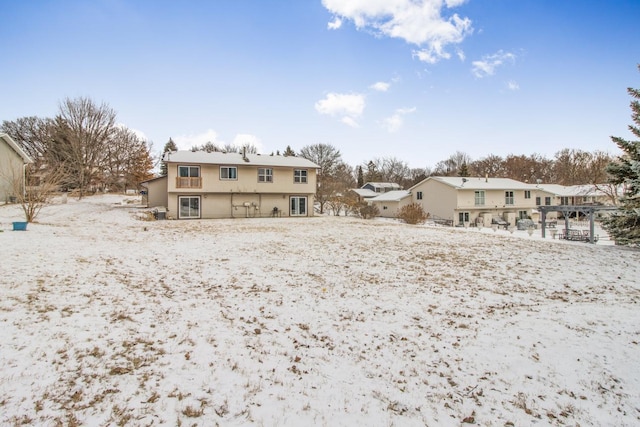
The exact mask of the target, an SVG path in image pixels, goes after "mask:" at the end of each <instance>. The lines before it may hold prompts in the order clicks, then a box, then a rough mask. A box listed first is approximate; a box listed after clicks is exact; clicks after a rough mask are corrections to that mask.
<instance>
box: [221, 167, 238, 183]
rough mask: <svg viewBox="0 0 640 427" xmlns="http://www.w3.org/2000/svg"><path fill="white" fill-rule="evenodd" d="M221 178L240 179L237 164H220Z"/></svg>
mask: <svg viewBox="0 0 640 427" xmlns="http://www.w3.org/2000/svg"><path fill="white" fill-rule="evenodd" d="M220 179H229V180H233V179H238V168H237V167H235V166H220Z"/></svg>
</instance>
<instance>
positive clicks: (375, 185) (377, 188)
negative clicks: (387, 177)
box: [360, 182, 402, 194]
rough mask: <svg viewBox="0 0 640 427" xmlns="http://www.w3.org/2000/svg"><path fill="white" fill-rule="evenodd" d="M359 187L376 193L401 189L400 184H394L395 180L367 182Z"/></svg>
mask: <svg viewBox="0 0 640 427" xmlns="http://www.w3.org/2000/svg"><path fill="white" fill-rule="evenodd" d="M360 188H362V189H367V190H371V191H373V192H374V193H378V194H379V193H386V192H388V191H398V190H402V187H401V186H400V184H396V183H395V182H367V183H365V184H364V185H363V186H362V187H360Z"/></svg>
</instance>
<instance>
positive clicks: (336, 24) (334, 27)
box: [327, 17, 342, 30]
mask: <svg viewBox="0 0 640 427" xmlns="http://www.w3.org/2000/svg"><path fill="white" fill-rule="evenodd" d="M340 27H342V19H340V18H338V17H335V18H334V19H333V21H331V22H329V23H328V24H327V28H328V29H330V30H337V29H338V28H340Z"/></svg>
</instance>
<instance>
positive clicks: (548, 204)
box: [544, 197, 551, 206]
mask: <svg viewBox="0 0 640 427" xmlns="http://www.w3.org/2000/svg"><path fill="white" fill-rule="evenodd" d="M544 204H545V205H547V206H550V205H551V197H545V198H544Z"/></svg>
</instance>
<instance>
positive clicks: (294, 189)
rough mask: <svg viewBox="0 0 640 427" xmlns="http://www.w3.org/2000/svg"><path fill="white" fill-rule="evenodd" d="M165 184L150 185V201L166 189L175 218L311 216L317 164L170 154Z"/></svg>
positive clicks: (270, 158)
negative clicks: (159, 189) (156, 192)
mask: <svg viewBox="0 0 640 427" xmlns="http://www.w3.org/2000/svg"><path fill="white" fill-rule="evenodd" d="M163 161H164V162H165V163H166V165H167V176H166V180H162V179H161V180H153V181H151V182H149V184H150V185H149V186H148V189H149V195H148V197H149V200H161V201H163V202H164V199H159V198H157V197H156V196H154V195H152V192H154V191H158V190H157V188H163V187H164V188H165V191H166V202H165V203H166V209H167V215H168V216H170V217H173V218H176V219H193V218H255V217H266V216H313V204H314V195H315V192H316V171H317V169H318V168H319V166H318V165H316V164H315V163H313V162H311V161H309V160H307V159H304V158H302V157H294V156H289V157H285V156H268V155H260V154H243V153H221V152H213V153H207V152H204V151H196V152H192V151H177V152H168V153H165V154H164V156H163Z"/></svg>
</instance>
